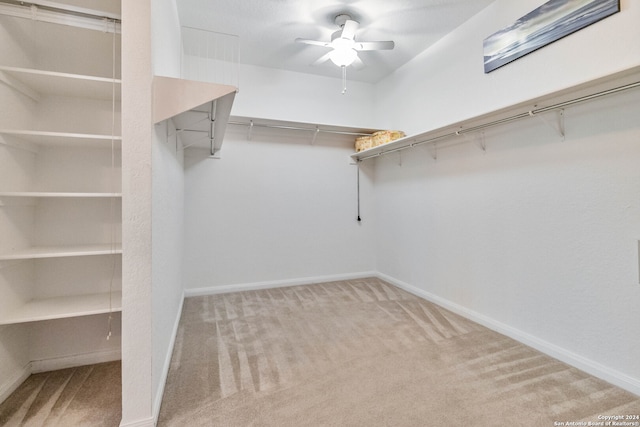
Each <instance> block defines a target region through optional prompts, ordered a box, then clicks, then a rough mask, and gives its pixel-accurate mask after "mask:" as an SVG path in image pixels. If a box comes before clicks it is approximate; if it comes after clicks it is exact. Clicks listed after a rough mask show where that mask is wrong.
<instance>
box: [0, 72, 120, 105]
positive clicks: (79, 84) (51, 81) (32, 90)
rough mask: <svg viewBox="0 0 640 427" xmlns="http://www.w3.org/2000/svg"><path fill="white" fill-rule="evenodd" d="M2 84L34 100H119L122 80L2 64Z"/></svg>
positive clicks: (0, 75)
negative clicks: (44, 96) (66, 97)
mask: <svg viewBox="0 0 640 427" xmlns="http://www.w3.org/2000/svg"><path fill="white" fill-rule="evenodd" d="M0 81H1V82H4V83H5V84H8V85H10V86H11V87H13V88H14V89H16V90H18V91H20V92H22V93H23V94H25V95H27V96H28V97H30V98H32V99H35V100H39V99H40V97H41V96H43V95H61V96H70V97H78V98H89V99H104V100H111V99H112V96H113V95H115V99H116V100H119V99H120V86H121V80H119V79H111V78H106V77H96V76H86V75H81V74H71V73H59V72H54V71H45V70H37V69H31V68H18V67H9V66H4V65H0ZM114 92H115V93H114Z"/></svg>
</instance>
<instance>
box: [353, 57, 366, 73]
mask: <svg viewBox="0 0 640 427" xmlns="http://www.w3.org/2000/svg"><path fill="white" fill-rule="evenodd" d="M351 66H352V67H353V68H354V69H356V70H362V69H363V68H364V67H365V65H364V62H362V59H360V57H358V56H356V59H354V60H353V62H352V63H351Z"/></svg>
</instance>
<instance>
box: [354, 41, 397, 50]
mask: <svg viewBox="0 0 640 427" xmlns="http://www.w3.org/2000/svg"><path fill="white" fill-rule="evenodd" d="M395 45H396V44H395V43H394V42H392V41H386V42H358V43H356V44H355V45H354V46H353V48H354V49H355V50H391V49H393V48H394V47H395Z"/></svg>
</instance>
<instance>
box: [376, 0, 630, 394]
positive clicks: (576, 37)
mask: <svg viewBox="0 0 640 427" xmlns="http://www.w3.org/2000/svg"><path fill="white" fill-rule="evenodd" d="M538 3H539V2H537V1H526V2H507V1H497V2H495V3H493V4H492V5H491V6H490V7H489V8H488V9H486V10H485V11H484V12H482V13H481V14H480V15H478V16H477V17H474V18H473V19H472V20H470V21H468V22H467V23H466V24H465V25H463V26H462V27H461V28H460V29H459V30H457V31H455V32H454V33H452V34H450V35H449V36H447V37H446V38H445V40H443V41H442V42H441V43H439V44H438V45H436V46H434V47H433V48H432V49H430V50H428V51H427V52H425V54H424V55H422V56H421V57H419V58H417V59H416V60H414V61H413V62H412V63H410V64H409V65H407V66H406V67H404V68H403V69H401V70H399V71H398V72H397V73H395V74H394V75H393V76H391V77H389V78H388V79H387V80H385V81H384V82H382V83H381V84H380V85H379V86H378V96H379V97H380V102H379V103H378V104H377V109H378V110H377V111H378V117H380V119H381V121H384V120H385V119H388V122H387V124H388V126H390V127H396V128H400V129H405V130H408V131H409V132H418V131H423V130H427V129H430V128H433V127H438V126H441V125H445V124H448V123H451V122H455V121H458V120H460V119H464V118H466V117H470V116H474V115H477V114H481V113H485V112H489V111H491V110H494V109H496V108H500V107H504V106H507V105H509V104H513V103H516V102H520V101H523V100H526V99H528V98H531V97H534V96H539V95H542V94H545V93H548V92H552V91H554V90H558V89H562V88H565V87H568V86H572V85H574V84H578V83H581V82H583V81H586V80H589V79H592V78H596V77H600V76H603V75H606V74H608V73H613V72H616V71H620V70H622V69H626V68H630V67H632V66H637V65H638V64H640V45H639V44H638V43H627V42H624V43H620V40H627V41H630V40H639V39H640V27H638V26H637V22H640V5H639V4H638V3H637V2H632V1H624V0H623V1H622V2H621V4H622V12H621V13H619V14H617V15H614V16H612V17H610V18H607V19H606V20H604V21H601V22H600V23H597V24H595V25H592V26H591V27H589V28H587V29H584V30H582V31H580V32H578V33H576V34H573V35H571V36H569V37H566V38H565V39H563V40H561V41H559V42H556V43H554V44H552V45H550V46H547V47H545V48H543V49H542V50H540V51H538V52H535V53H532V54H530V55H528V56H527V57H525V58H521V59H519V60H517V61H516V62H513V63H511V64H508V65H506V66H505V67H503V68H501V69H499V70H497V71H494V72H493V73H491V74H489V75H485V74H484V73H483V69H482V43H481V42H482V39H483V38H484V37H486V36H487V35H488V34H490V33H492V32H494V31H496V30H498V29H500V28H502V27H504V26H505V25H506V24H507V23H509V22H511V21H513V20H515V19H517V18H518V17H520V16H522V15H524V14H525V13H527V12H528V11H530V10H532V9H534V8H535V7H536V6H537V5H538ZM401 97H402V98H403V99H402V100H400V98H401ZM400 101H402V102H400ZM389 106H393V108H389ZM565 116H566V129H567V138H566V141H564V142H560V141H559V136H558V135H557V134H556V133H555V132H554V131H553V130H552V129H551V128H550V127H549V126H547V125H546V124H544V122H543V121H541V120H537V119H531V120H530V121H524V122H517V123H514V124H511V125H509V126H503V127H501V128H496V129H493V130H491V131H486V134H485V140H486V143H487V152H486V154H484V153H483V152H482V151H481V150H480V149H479V148H478V147H477V146H476V145H474V144H466V145H461V146H457V147H451V148H447V149H443V150H440V151H439V153H438V160H437V161H434V160H433V158H432V157H431V153H430V152H429V151H428V150H427V149H426V148H416V149H412V150H410V151H406V152H404V154H403V156H402V159H403V160H402V166H398V155H390V156H388V157H385V158H383V159H381V160H377V161H376V162H377V163H376V166H375V182H374V187H375V193H376V194H375V200H376V205H375V211H376V215H377V217H376V247H377V249H378V253H377V269H378V271H380V272H381V273H383V274H386V275H388V276H389V277H391V278H393V279H395V280H397V281H398V282H401V283H405V284H408V285H409V286H412V287H414V290H416V291H418V292H420V293H423V294H424V295H428V296H431V297H433V298H434V299H438V300H439V301H441V302H444V303H446V304H449V305H450V306H451V307H454V308H456V309H458V310H459V311H461V312H464V313H466V314H468V315H471V316H474V317H475V318H477V319H484V320H485V321H486V323H487V324H490V325H493V326H494V327H498V328H500V327H501V326H500V325H502V326H505V325H508V326H505V328H503V329H502V330H503V332H508V333H510V334H511V335H512V336H517V337H518V338H520V339H523V340H525V341H528V342H529V343H530V344H537V345H538V347H539V348H542V349H544V350H545V351H548V352H550V353H553V354H555V355H556V356H557V357H560V358H563V359H564V360H567V361H569V362H571V363H573V364H576V365H579V366H580V367H582V368H583V369H586V370H588V371H590V372H592V373H595V374H597V375H600V376H602V377H604V378H606V379H608V380H609V381H612V382H615V383H616V384H618V385H621V386H623V387H625V388H627V389H630V390H633V391H635V392H636V393H640V359H638V358H637V355H638V354H640V343H639V341H638V339H637V337H638V336H639V335H640V324H638V322H637V318H636V316H635V314H634V313H635V312H637V310H636V309H635V308H634V307H635V306H636V305H637V303H638V301H639V300H640V285H639V284H638V253H637V251H638V244H637V240H638V239H639V238H640V219H639V218H640V186H639V185H638V183H639V182H640V169H638V167H637V161H636V159H637V158H638V155H639V154H640V147H638V144H637V140H638V137H639V136H640V127H639V123H638V120H637V118H638V117H639V116H640V104H639V98H638V91H637V90H636V91H635V92H629V93H626V94H624V95H617V96H615V97H612V98H608V99H602V100H599V101H592V102H591V103H589V104H583V105H581V106H578V107H573V108H571V109H568V110H567V111H566V112H565ZM578 355H579V356H578Z"/></svg>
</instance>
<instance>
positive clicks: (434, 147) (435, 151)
mask: <svg viewBox="0 0 640 427" xmlns="http://www.w3.org/2000/svg"><path fill="white" fill-rule="evenodd" d="M431 157H433V160H436V161H437V160H438V143H437V142H434V143H433V144H431Z"/></svg>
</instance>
